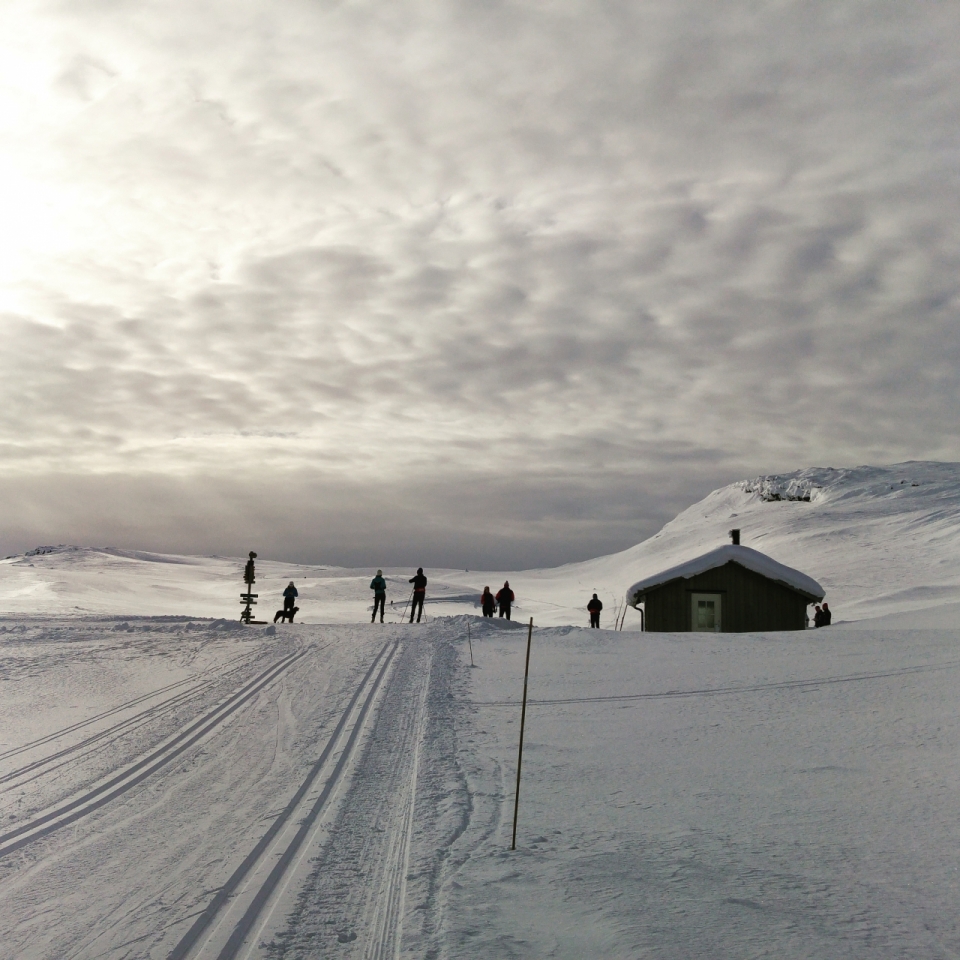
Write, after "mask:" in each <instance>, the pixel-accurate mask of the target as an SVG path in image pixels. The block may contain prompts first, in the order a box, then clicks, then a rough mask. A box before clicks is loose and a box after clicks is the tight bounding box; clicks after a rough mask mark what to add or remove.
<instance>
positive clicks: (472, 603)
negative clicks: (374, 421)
mask: <svg viewBox="0 0 960 960" xmlns="http://www.w3.org/2000/svg"><path fill="white" fill-rule="evenodd" d="M732 527H739V528H740V529H741V531H742V534H741V536H742V542H743V544H744V545H745V546H749V547H753V548H755V549H757V550H760V551H762V552H763V553H766V554H768V555H769V556H771V557H773V559H775V560H778V561H780V562H781V563H785V564H787V565H788V566H791V567H795V568H796V569H798V570H801V571H803V572H804V573H806V574H808V575H809V576H811V577H813V578H814V579H816V580H817V581H819V582H820V583H821V584H822V585H823V586H824V588H825V589H826V591H827V598H828V599H829V601H830V605H831V607H832V608H833V610H834V614H835V618H836V620H837V621H839V620H847V621H849V620H863V619H867V618H875V617H879V616H884V617H889V616H891V615H900V616H902V617H904V618H906V619H905V620H904V623H905V624H906V623H908V622H910V623H916V624H917V625H921V624H928V625H931V626H933V625H938V624H940V623H941V622H942V623H943V625H949V624H950V623H952V618H953V617H954V615H955V614H956V613H957V612H958V611H960V608H957V609H956V610H955V609H953V608H952V607H951V605H952V604H960V569H958V564H957V558H958V556H960V464H953V463H925V462H912V463H903V464H897V465H894V466H890V467H857V468H854V469H843V470H838V469H833V468H821V467H814V468H810V469H806V470H801V471H797V472H795V473H790V474H784V475H781V476H767V477H757V478H755V479H752V480H742V481H739V482H737V483H733V484H730V485H729V486H726V487H722V488H721V489H719V490H716V491H714V492H713V493H711V494H710V495H709V496H707V497H705V498H704V499H703V500H701V501H700V502H699V503H696V504H694V505H693V506H691V507H689V508H688V509H687V510H685V511H684V512H683V513H681V514H680V515H679V516H678V517H676V519H674V520H672V521H671V522H670V523H668V524H667V525H666V526H665V527H664V528H663V529H662V530H661V531H660V532H659V533H657V534H656V535H655V536H653V537H651V538H650V539H649V540H646V541H644V542H643V543H640V544H638V545H637V546H635V547H632V548H630V549H628V550H625V551H623V552H621V553H617V554H613V555H611V556H607V557H599V558H597V559H595V560H589V561H586V562H584V563H577V564H568V565H566V566H563V567H557V568H552V569H545V570H524V571H519V572H518V571H486V572H483V571H479V572H478V571H469V572H468V571H461V570H427V574H428V576H429V577H430V588H429V591H428V603H427V608H426V612H427V614H428V615H430V616H447V615H455V614H459V613H475V612H478V608H477V601H478V599H479V595H480V592H481V591H482V589H483V587H484V586H485V585H489V586H490V587H491V588H492V589H493V590H494V591H496V589H497V588H498V587H499V586H500V585H501V584H502V583H503V581H504V580H506V579H509V581H510V583H511V586H512V588H513V589H514V591H515V592H516V595H517V603H516V606H515V608H514V617H515V619H517V620H526V619H527V618H528V617H530V616H533V617H534V618H535V620H536V622H537V624H539V625H543V626H549V625H562V624H570V623H573V624H582V623H584V622H585V621H586V609H585V608H586V602H587V600H588V599H589V597H590V594H591V593H592V592H594V591H597V592H598V593H599V595H600V598H601V599H602V600H603V601H604V604H605V608H606V609H605V612H604V620H603V622H604V624H605V625H606V624H610V623H611V622H612V618H613V613H614V611H615V609H616V607H617V605H618V604H620V603H622V601H623V595H624V591H625V590H626V588H627V587H628V586H629V585H630V584H631V583H634V582H636V581H638V580H641V579H643V578H644V577H648V576H651V575H653V574H656V573H658V572H659V571H661V570H664V569H666V568H668V567H671V566H674V565H676V564H678V563H682V562H684V561H685V560H688V559H690V558H691V557H694V556H696V555H698V554H700V553H704V552H706V551H707V550H710V549H712V548H714V547H717V546H720V545H722V544H724V543H726V542H727V531H728V530H730V529H731V528H732ZM242 565H243V561H242V560H240V559H233V558H224V557H176V556H164V555H160V554H152V553H144V552H135V551H121V550H112V549H109V548H104V549H93V548H80V547H40V548H38V549H37V550H35V551H31V552H30V553H29V554H27V555H26V556H23V557H13V558H8V559H7V560H4V561H0V612H6V613H18V614H31V613H35V614H44V615H50V614H54V615H72V614H78V613H96V614H119V615H123V616H133V615H165V614H179V615H186V616H208V617H223V618H227V619H236V617H237V616H238V615H239V609H240V604H239V593H240V589H241V586H242V584H241V579H240V571H241V569H242ZM257 570H258V579H257V589H258V591H259V593H260V596H261V601H260V611H259V616H260V617H261V619H272V614H273V611H274V610H275V609H276V608H277V607H279V606H280V599H279V598H280V593H281V592H282V590H283V587H284V586H285V585H286V583H287V581H288V580H294V581H295V582H296V583H297V586H298V588H299V589H300V594H301V596H300V604H301V607H302V619H303V620H304V621H305V622H314V623H318V622H326V623H350V622H357V621H360V620H363V619H364V618H365V617H366V616H369V613H368V612H367V611H368V610H369V608H370V602H371V601H370V590H369V582H370V578H371V576H372V575H373V572H374V570H373V569H365V570H349V569H344V568H340V567H329V566H305V565H299V564H290V563H282V562H278V561H258V564H257ZM413 572H414V568H413V567H412V566H411V568H410V569H409V570H407V569H403V570H401V569H394V570H386V571H385V573H386V576H387V580H388V591H389V592H388V601H393V608H392V609H391V608H390V606H388V619H389V618H391V617H392V619H394V620H398V619H399V618H400V616H401V611H402V609H403V607H404V604H405V602H406V599H407V597H408V595H409V589H410V588H409V584H408V579H409V577H411V576H412V575H413ZM921 610H922V611H924V613H923V614H922V615H921V614H919V611H921ZM931 618H932V619H931ZM637 628H639V617H637V616H636V615H635V614H634V613H633V612H632V611H629V612H628V613H627V617H626V622H625V629H628V630H629V629H637Z"/></svg>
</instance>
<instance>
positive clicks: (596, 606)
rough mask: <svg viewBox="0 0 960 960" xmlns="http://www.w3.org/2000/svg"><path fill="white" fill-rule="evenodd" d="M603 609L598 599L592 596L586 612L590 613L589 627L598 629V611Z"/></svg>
mask: <svg viewBox="0 0 960 960" xmlns="http://www.w3.org/2000/svg"><path fill="white" fill-rule="evenodd" d="M602 609H603V603H602V601H601V600H600V598H599V597H598V596H597V595H596V594H594V595H593V597H592V598H591V600H590V602H589V603H588V604H587V610H589V611H590V626H591V627H596V628H597V629H599V628H600V611H601V610H602Z"/></svg>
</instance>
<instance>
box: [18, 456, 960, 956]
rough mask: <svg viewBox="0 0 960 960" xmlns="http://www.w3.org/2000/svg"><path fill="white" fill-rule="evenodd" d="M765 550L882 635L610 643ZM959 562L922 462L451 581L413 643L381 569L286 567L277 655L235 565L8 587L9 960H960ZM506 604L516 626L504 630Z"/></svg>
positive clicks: (276, 575) (279, 584) (159, 564)
mask: <svg viewBox="0 0 960 960" xmlns="http://www.w3.org/2000/svg"><path fill="white" fill-rule="evenodd" d="M777 498H779V499H777ZM808 498H809V499H808ZM735 526H736V527H740V528H741V530H742V531H743V543H744V544H745V545H747V546H750V547H754V548H756V549H759V550H761V551H764V552H765V553H768V554H769V555H771V556H772V557H773V558H774V559H776V560H778V561H780V562H782V563H786V564H788V565H789V566H792V567H795V568H797V569H799V570H801V571H803V572H805V573H807V574H809V575H810V576H812V577H814V578H815V579H816V580H818V581H819V582H820V583H821V584H822V585H823V586H824V587H825V588H826V590H827V595H828V599H829V600H830V601H831V606H832V607H833V609H834V611H835V618H836V620H843V621H847V622H845V623H842V624H840V625H838V626H834V627H832V628H829V629H826V630H819V631H807V632H804V633H780V634H767V635H713V634H708V635H702V634H701V635H696V634H686V635H683V634H650V633H646V634H644V633H639V632H636V630H635V628H636V627H638V626H639V617H638V616H637V615H636V614H635V613H633V611H628V612H627V619H626V627H625V629H624V631H623V632H613V631H610V630H601V631H596V630H594V631H590V630H586V629H583V628H582V627H581V626H577V624H582V623H583V622H584V620H585V619H586V611H585V605H586V600H587V599H588V598H589V596H590V593H592V592H593V591H594V590H596V591H597V592H599V593H600V595H601V598H602V599H604V601H605V605H606V609H605V611H604V617H605V622H606V623H610V622H611V621H612V613H613V610H614V608H615V607H616V606H617V604H618V601H622V596H623V591H624V590H625V589H626V587H628V586H629V585H630V584H631V583H633V582H635V581H637V580H640V579H642V578H643V577H644V576H648V575H651V574H653V573H656V572H657V571H659V570H662V569H664V568H666V567H669V566H673V565H675V564H677V563H680V562H683V561H684V560H687V559H689V558H690V557H691V556H695V555H697V554H698V553H703V552H705V551H706V550H708V549H711V548H713V547H716V546H719V545H721V544H722V543H723V542H725V540H726V531H727V530H728V529H729V528H731V527H735ZM254 546H255V545H254ZM958 547H960V466H958V465H950V464H903V465H899V466H896V467H892V468H860V469H858V470H852V471H831V470H809V471H804V472H802V473H798V474H796V475H792V476H790V477H784V478H766V479H760V480H756V481H750V482H744V483H741V484H734V485H731V486H730V487H727V488H724V489H722V490H719V491H717V492H715V493H713V494H711V495H710V496H709V497H707V498H706V499H705V500H704V501H702V502H701V503H699V504H696V505H694V506H693V507H691V508H690V509H689V510H687V511H685V512H684V513H683V514H681V515H680V516H679V517H678V518H677V519H676V520H674V521H673V522H672V523H670V524H668V525H667V526H666V527H665V528H664V529H663V531H661V532H660V533H659V534H658V535H657V536H656V537H654V538H652V539H651V540H649V541H646V542H645V543H643V544H640V545H639V546H637V547H635V548H632V549H631V550H628V551H625V552H624V553H621V554H618V555H615V556H612V557H604V558H600V559H597V560H593V561H589V562H588V563H583V564H574V565H569V566H567V567H562V568H558V569H555V570H542V571H521V572H509V571H500V572H497V573H479V574H478V573H475V572H466V571H431V570H427V574H428V576H430V600H431V602H428V604H427V607H426V614H427V617H426V622H425V623H422V624H420V625H413V626H410V625H408V624H401V623H399V622H398V621H399V620H400V613H401V610H402V607H403V604H404V602H405V601H406V597H407V595H408V594H407V590H408V589H409V587H408V584H407V582H406V581H407V579H408V578H409V577H410V576H412V574H413V572H414V570H413V569H410V570H409V571H406V570H404V571H385V572H386V573H387V574H388V581H389V583H390V588H391V593H390V597H391V598H392V599H394V600H395V601H396V602H395V604H394V606H393V608H392V609H391V607H390V606H389V605H388V608H387V610H388V616H387V620H388V621H392V622H389V623H387V624H385V625H383V626H381V625H380V624H375V625H371V624H370V623H369V616H370V612H369V610H370V597H369V593H370V592H369V590H368V584H369V581H370V577H371V576H372V574H373V572H374V571H373V570H365V571H349V570H340V569H337V568H328V567H300V566H296V565H290V564H283V563H277V562H265V563H260V562H258V582H257V587H258V590H259V593H260V595H261V598H262V600H263V603H262V605H261V616H263V614H264V613H266V614H268V615H269V616H268V617H264V619H272V612H273V610H274V609H275V608H276V607H277V606H279V602H277V601H278V598H279V594H280V591H281V590H282V588H283V586H284V585H285V584H286V582H287V581H288V580H290V579H293V580H295V581H296V582H297V585H298V587H300V590H301V598H300V602H301V606H302V608H303V619H304V622H303V623H300V624H295V625H294V626H292V627H291V626H289V625H278V626H277V627H276V628H274V627H272V626H243V625H240V624H239V623H238V622H237V621H236V617H237V615H238V613H239V607H240V604H239V592H240V589H241V583H240V577H239V574H240V570H241V567H242V563H241V561H238V560H236V559H233V560H228V559H223V558H188V557H159V556H156V555H150V554H139V553H138V554H132V553H124V552H121V551H110V550H91V549H69V548H63V549H57V550H55V551H54V552H52V553H42V554H38V555H34V556H27V557H19V558H10V559H8V560H6V561H2V562H0V720H2V727H0V730H2V734H0V957H10V958H58V960H59V958H68V957H69V958H94V957H96V958H99V957H117V958H120V957H131V958H132V957H219V958H227V957H274V958H294V957H298V958H299V957H334V956H335V957H351V958H352V957H358V958H359V957H364V958H367V957H437V958H441V957H449V958H501V957H525V958H526V957H531V958H534V957H548V956H549V957H563V958H571V960H574V958H582V957H586V956H591V957H596V956H601V957H612V958H620V957H676V958H689V957H701V956H702V957H716V958H726V957H730V958H734V957H736V958H741V957H764V956H767V957H777V958H793V957H809V958H833V957H837V958H840V957H863V958H885V957H891V958H892V957H898V958H900V957H911V958H921V957H922V958H926V957H930V958H935V957H936V958H939V957H954V956H960V929H958V922H957V920H956V914H955V913H954V910H955V909H956V907H955V905H956V903H957V899H958V893H960V869H958V867H957V865H956V856H955V850H956V848H957V845H958V840H960V836H958V834H960V817H958V813H960V793H958V789H960V756H958V753H957V750H956V746H955V744H956V742H957V740H958V734H960V729H958V727H960V721H958V714H960V711H958V709H957V707H956V694H955V687H956V685H957V682H958V680H960V652H958V650H957V646H958V640H960V628H958V626H957V623H956V615H957V613H958V612H960V574H958V570H957V560H958V557H960V550H958ZM505 578H509V580H510V582H511V586H513V588H514V590H515V591H516V593H517V605H516V607H515V608H514V609H515V613H514V617H515V619H514V622H513V623H507V622H505V621H500V620H496V621H490V620H483V619H482V618H480V617H479V616H478V615H477V614H478V611H477V609H476V607H475V603H476V600H477V599H478V598H479V592H480V589H481V588H482V587H483V586H484V585H485V584H489V585H490V586H491V587H492V588H494V589H496V588H497V587H499V586H500V585H501V584H502V582H503V579H505ZM271 598H272V599H271ZM531 616H532V617H533V618H534V620H535V623H536V625H537V627H536V629H535V630H534V633H533V649H532V657H531V682H530V697H531V703H530V706H529V709H528V713H527V730H526V747H525V752H524V759H523V772H524V777H523V784H522V792H521V797H520V807H519V813H520V817H519V830H518V835H517V850H515V851H511V850H510V849H509V846H510V835H511V827H512V817H513V812H514V802H513V790H514V776H515V773H516V763H517V757H516V748H517V735H518V727H519V719H520V717H519V703H518V701H519V698H520V694H521V690H522V676H523V659H524V653H525V647H526V636H527V630H526V626H525V622H520V621H526V620H527V619H528V618H529V617H531ZM468 637H469V640H468ZM471 657H472V660H473V664H474V665H473V666H471Z"/></svg>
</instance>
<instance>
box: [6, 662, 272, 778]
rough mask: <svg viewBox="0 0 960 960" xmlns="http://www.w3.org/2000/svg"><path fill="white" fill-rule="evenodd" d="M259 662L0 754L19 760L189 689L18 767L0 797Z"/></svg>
mask: <svg viewBox="0 0 960 960" xmlns="http://www.w3.org/2000/svg"><path fill="white" fill-rule="evenodd" d="M255 659H257V654H252V655H248V656H245V657H241V658H238V659H237V660H235V661H234V662H233V663H232V664H230V665H229V669H228V670H227V671H226V672H224V669H223V667H222V666H215V667H210V668H209V669H207V670H205V671H204V672H203V673H200V674H198V675H197V676H193V677H184V678H183V679H182V680H177V681H175V682H174V683H170V684H167V685H166V686H163V687H158V688H157V689H156V690H152V691H150V692H149V693H145V694H142V695H141V696H139V697H134V698H133V699H132V700H127V701H126V702H125V703H121V704H118V705H117V706H115V707H112V708H111V709H109V710H104V711H103V712H102V713H98V714H95V715H94V716H92V717H87V718H86V719H85V720H81V721H80V722H79V723H73V724H71V725H70V726H68V727H63V728H62V729H60V730H56V731H54V732H53V733H49V734H47V735H46V736H44V737H40V738H38V739H37V740H32V741H31V742H30V743H25V744H21V745H20V746H18V747H15V748H14V749H12V750H7V751H6V752H5V753H0V761H3V760H6V759H10V758H11V757H15V756H19V755H21V754H23V753H26V752H28V751H30V750H34V749H36V748H37V747H40V746H44V745H45V744H48V743H55V742H56V741H57V740H62V739H63V738H64V737H67V736H69V735H70V734H71V733H76V732H77V731H78V730H82V729H84V728H85V727H90V726H93V725H94V724H96V723H98V722H101V721H103V720H106V719H107V718H109V717H112V716H116V715H117V714H118V713H123V712H125V711H127V710H131V709H133V708H134V707H136V706H139V705H140V704H142V703H148V702H149V701H151V700H156V699H157V698H158V697H161V696H162V695H163V694H165V693H169V692H170V691H172V690H176V689H177V688H178V687H185V688H186V689H183V690H180V692H178V693H175V694H173V696H169V697H167V698H166V699H164V700H161V701H160V702H159V703H153V704H151V705H150V706H148V707H146V708H145V709H143V710H140V711H138V712H137V713H135V714H134V715H133V716H129V717H125V718H124V719H123V720H120V721H119V722H117V723H115V724H112V725H111V726H109V727H106V728H104V729H103V730H99V731H97V732H96V733H94V734H91V735H90V736H88V737H84V738H83V739H82V740H79V741H77V742H76V743H72V744H70V745H69V746H67V747H63V748H62V749H60V750H57V751H55V752H54V753H50V754H47V755H46V756H44V757H40V758H39V759H37V760H33V761H31V762H30V763H27V764H24V765H23V766H22V767H17V768H16V769H15V770H10V771H8V772H7V773H5V774H3V775H2V776H0V793H6V792H8V791H10V790H13V789H17V788H19V787H21V786H23V785H24V784H27V783H30V782H31V781H33V780H36V779H37V778H39V777H42V776H45V775H47V774H48V773H52V772H53V771H54V770H58V769H60V768H61V767H62V766H64V765H66V764H68V763H72V762H74V761H75V760H76V755H77V754H80V753H81V752H83V751H87V750H93V749H96V748H97V747H100V746H103V745H104V744H105V743H108V742H112V741H113V740H115V739H117V738H118V737H121V736H124V735H126V734H128V733H130V732H132V731H133V730H136V729H137V728H139V727H141V726H143V725H144V724H147V723H150V722H151V721H154V720H156V719H157V717H159V716H161V715H163V714H164V713H168V712H170V711H172V710H174V709H176V708H177V707H181V706H183V705H185V704H187V703H189V702H190V700H191V699H193V698H195V697H197V696H198V695H201V694H203V693H204V692H205V691H207V690H209V689H210V688H211V687H213V686H214V685H215V684H216V683H217V682H222V681H223V679H224V677H225V676H229V674H231V673H236V672H237V671H238V670H242V669H243V667H245V666H247V665H248V664H249V663H250V662H251V661H253V660H255ZM68 758H69V759H68Z"/></svg>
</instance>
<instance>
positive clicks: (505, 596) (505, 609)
mask: <svg viewBox="0 0 960 960" xmlns="http://www.w3.org/2000/svg"><path fill="white" fill-rule="evenodd" d="M409 582H410V583H412V584H413V591H412V592H411V594H410V623H413V621H414V617H416V621H417V623H419V622H420V618H421V617H422V616H423V601H424V599H425V598H426V595H427V577H426V575H425V574H424V572H423V567H417V572H416V573H415V574H414V575H413V576H412V577H411V578H410V580H409ZM370 589H371V590H372V591H373V616H372V617H371V618H370V622H371V623H374V622H376V619H377V613H379V614H380V622H381V623H383V616H384V613H385V608H386V604H387V581H386V580H385V579H384V577H383V571H382V570H378V571H377V575H376V576H375V577H374V578H373V579H372V580H371V581H370ZM298 596H299V591H298V590H297V588H296V586H295V585H294V583H293V581H292V580H291V581H290V583H289V584H288V585H287V587H286V588H285V589H284V591H283V609H282V610H278V611H277V613H276V616H275V617H274V618H273V622H274V623H276V622H277V621H278V620H280V619H281V618H282V619H283V620H284V621H287V620H289V621H290V623H293V618H294V616H295V615H296V614H297V612H298V611H299V610H300V608H299V607H298V606H297V605H296V603H297V597H298ZM515 599H516V594H515V593H514V592H513V590H511V589H510V581H509V580H504V581H503V586H502V587H501V588H500V589H499V590H498V591H497V592H496V594H493V593H491V592H490V588H489V587H484V588H483V593H482V595H481V596H480V608H481V610H482V611H483V615H484V616H485V617H492V616H493V615H494V613H496V612H497V610H498V609H499V611H500V616H501V617H506V618H507V620H509V619H510V608H511V607H512V606H513V601H514V600H515ZM824 607H826V604H824ZM602 609H603V604H602V603H601V602H600V599H599V598H598V597H597V595H596V594H594V595H593V599H592V600H591V601H590V602H589V603H588V604H587V610H588V611H589V613H590V626H591V627H599V626H600V611H601V610H602ZM819 609H820V608H819V607H818V608H817V610H818V611H819ZM817 615H818V616H819V612H818V614H817ZM817 626H820V624H819V623H818V624H817Z"/></svg>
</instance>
